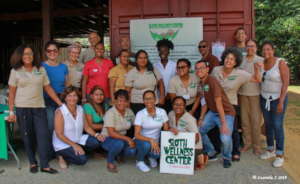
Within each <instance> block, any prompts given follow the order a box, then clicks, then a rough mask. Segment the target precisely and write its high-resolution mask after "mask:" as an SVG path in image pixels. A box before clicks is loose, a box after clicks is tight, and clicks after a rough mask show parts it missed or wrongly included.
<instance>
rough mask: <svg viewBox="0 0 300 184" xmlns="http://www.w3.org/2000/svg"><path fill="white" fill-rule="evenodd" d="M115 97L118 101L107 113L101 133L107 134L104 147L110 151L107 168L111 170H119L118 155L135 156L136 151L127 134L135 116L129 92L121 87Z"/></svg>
mask: <svg viewBox="0 0 300 184" xmlns="http://www.w3.org/2000/svg"><path fill="white" fill-rule="evenodd" d="M114 98H115V101H116V103H115V105H114V106H113V107H112V108H110V109H109V110H108V111H107V112H106V113H105V115H104V126H103V130H102V133H101V134H102V135H104V136H107V138H106V139H105V141H104V142H103V144H102V147H103V149H105V150H106V151H108V155H107V170H108V171H110V172H118V170H117V166H116V164H115V160H116V157H117V156H119V155H120V154H122V155H124V156H134V155H135V152H136V149H135V143H134V141H133V140H132V138H130V137H128V136H126V133H127V130H129V129H130V127H131V126H132V124H133V121H134V118H135V116H134V114H133V112H132V110H131V109H129V108H128V101H129V95H128V92H127V91H126V90H123V89H120V90H118V91H117V92H116V93H115V94H114Z"/></svg>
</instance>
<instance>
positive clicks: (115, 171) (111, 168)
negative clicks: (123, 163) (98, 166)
mask: <svg viewBox="0 0 300 184" xmlns="http://www.w3.org/2000/svg"><path fill="white" fill-rule="evenodd" d="M112 165H113V164H112ZM106 168H107V170H108V171H109V172H111V173H117V172H118V169H117V166H115V165H113V166H112V167H111V166H109V164H107V167H106Z"/></svg>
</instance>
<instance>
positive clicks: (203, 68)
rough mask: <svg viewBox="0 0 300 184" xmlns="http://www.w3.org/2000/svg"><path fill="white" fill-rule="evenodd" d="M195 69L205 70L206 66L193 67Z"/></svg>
mask: <svg viewBox="0 0 300 184" xmlns="http://www.w3.org/2000/svg"><path fill="white" fill-rule="evenodd" d="M195 70H200V71H204V70H206V67H195Z"/></svg>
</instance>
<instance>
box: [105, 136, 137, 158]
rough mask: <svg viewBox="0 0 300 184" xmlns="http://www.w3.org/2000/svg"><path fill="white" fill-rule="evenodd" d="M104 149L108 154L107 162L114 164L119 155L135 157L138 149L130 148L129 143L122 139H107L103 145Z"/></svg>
mask: <svg viewBox="0 0 300 184" xmlns="http://www.w3.org/2000/svg"><path fill="white" fill-rule="evenodd" d="M102 148H103V149H105V150H106V151H107V152H108V155H107V162H108V163H112V164H113V163H114V162H115V160H116V157H117V156H118V155H120V154H121V155H124V156H134V155H135V153H136V148H130V147H129V145H128V143H127V142H126V141H124V140H121V139H114V138H111V137H107V138H106V139H105V141H104V142H103V143H102Z"/></svg>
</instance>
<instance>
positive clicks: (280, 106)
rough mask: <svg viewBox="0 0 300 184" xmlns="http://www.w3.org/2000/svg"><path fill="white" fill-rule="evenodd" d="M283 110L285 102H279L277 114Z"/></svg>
mask: <svg viewBox="0 0 300 184" xmlns="http://www.w3.org/2000/svg"><path fill="white" fill-rule="evenodd" d="M282 112H283V103H281V102H279V103H278V104H277V114H280V113H282Z"/></svg>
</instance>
